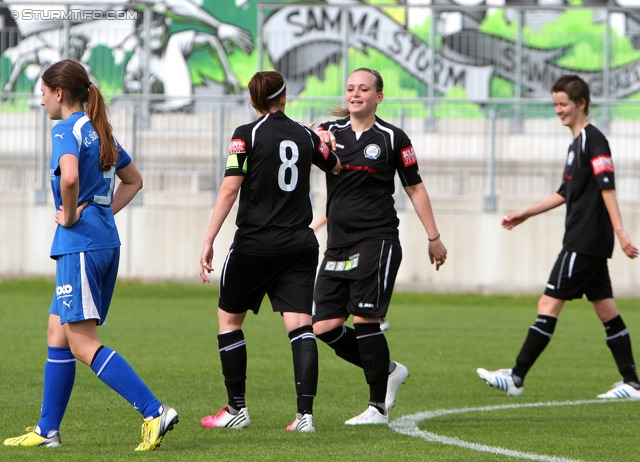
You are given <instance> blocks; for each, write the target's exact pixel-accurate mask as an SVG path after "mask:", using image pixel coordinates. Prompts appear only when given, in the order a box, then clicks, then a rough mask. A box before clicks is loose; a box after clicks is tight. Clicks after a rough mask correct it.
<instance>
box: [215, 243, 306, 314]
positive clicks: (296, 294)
mask: <svg viewBox="0 0 640 462" xmlns="http://www.w3.org/2000/svg"><path fill="white" fill-rule="evenodd" d="M317 267H318V249H313V250H305V251H302V252H297V253H292V254H287V255H276V256H257V255H247V254H241V253H238V252H235V251H234V250H233V248H232V249H231V250H229V254H228V255H227V259H226V260H225V262H224V265H223V267H222V274H221V275H220V299H219V300H218V307H220V308H221V309H222V310H224V311H226V312H228V313H244V312H245V311H248V310H251V311H253V312H254V313H255V314H258V311H259V310H260V304H261V303H262V300H263V299H264V296H265V295H268V297H269V300H270V301H271V306H272V308H273V311H277V312H293V313H308V314H311V307H312V305H313V283H314V279H315V275H316V269H317Z"/></svg>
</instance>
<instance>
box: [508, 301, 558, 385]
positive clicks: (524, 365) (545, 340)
mask: <svg viewBox="0 0 640 462" xmlns="http://www.w3.org/2000/svg"><path fill="white" fill-rule="evenodd" d="M557 321H558V318H554V317H553V316H545V315H543V314H540V315H538V317H537V318H536V323H535V324H534V325H533V326H531V327H529V332H528V334H527V338H526V339H525V341H524V344H523V345H522V349H521V350H520V353H519V354H518V357H517V358H516V365H515V367H514V368H513V381H514V383H515V385H516V386H522V382H523V381H524V377H525V376H526V375H527V372H529V369H531V366H533V363H535V362H536V359H538V357H539V356H540V354H542V352H543V351H544V349H545V348H546V346H547V345H548V344H549V342H550V341H551V338H552V337H553V331H554V330H555V328H556V322H557Z"/></svg>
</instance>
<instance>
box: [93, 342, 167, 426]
mask: <svg viewBox="0 0 640 462" xmlns="http://www.w3.org/2000/svg"><path fill="white" fill-rule="evenodd" d="M91 370H92V371H93V372H95V374H96V375H97V376H98V378H99V379H100V380H102V381H103V382H104V383H106V384H107V386H108V387H109V388H111V389H112V390H114V391H115V392H116V393H118V394H119V395H120V396H122V397H123V398H124V399H126V400H127V401H128V402H129V404H131V405H132V406H133V407H134V409H136V410H137V411H138V412H139V413H140V414H142V417H144V418H147V417H151V418H154V419H155V418H156V417H158V416H159V415H160V412H161V408H162V403H161V402H160V401H158V400H157V399H156V397H155V396H153V393H151V390H149V387H147V385H146V384H145V383H144V382H143V381H142V379H141V378H140V377H139V376H138V374H136V371H134V370H133V368H132V367H131V366H130V365H129V363H128V362H127V361H125V359H124V358H123V357H122V356H120V355H119V354H118V353H117V352H115V351H113V350H112V349H111V348H109V347H107V346H102V347H101V348H100V349H99V350H98V352H97V353H96V356H95V357H94V358H93V361H92V362H91Z"/></svg>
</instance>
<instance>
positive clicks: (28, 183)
mask: <svg viewBox="0 0 640 462" xmlns="http://www.w3.org/2000/svg"><path fill="white" fill-rule="evenodd" d="M326 104H327V102H323V101H320V102H317V104H313V101H308V100H294V101H291V102H290V103H289V104H288V105H287V113H288V115H289V116H290V117H292V118H294V119H296V120H299V121H301V122H303V123H311V122H322V121H323V120H326V119H328V118H329V116H328V115H327V114H326V111H325V109H324V108H325V106H326ZM425 104H426V102H424V101H412V102H407V101H401V100H400V101H398V100H393V99H392V98H388V99H386V100H385V101H384V102H383V103H382V105H381V107H384V110H382V109H380V112H383V113H384V115H383V116H381V117H383V118H384V119H385V120H387V121H389V122H391V123H393V124H396V125H398V126H400V127H402V128H403V129H404V130H405V131H406V132H407V134H408V135H409V137H410V138H411V140H412V142H413V144H414V147H415V149H416V153H417V155H418V161H419V164H420V166H421V170H422V177H423V179H424V180H425V182H426V183H427V187H428V190H429V192H430V194H431V195H432V196H434V197H438V198H452V199H455V198H465V199H468V198H484V207H485V208H487V209H491V206H492V204H493V203H495V200H496V198H529V197H541V196H543V195H545V194H548V193H550V192H552V191H554V190H555V189H556V188H557V187H558V185H559V182H560V179H561V176H560V175H561V172H562V165H563V163H564V160H565V156H566V149H567V146H568V143H569V141H570V139H571V134H570V132H569V130H568V129H567V128H566V127H563V126H562V125H561V124H560V122H559V121H558V120H557V119H556V118H555V116H554V115H553V109H552V108H551V106H550V103H549V105H548V106H549V107H548V108H547V109H546V110H545V111H543V112H544V114H541V115H547V116H549V117H544V118H543V117H542V116H540V117H537V118H528V119H525V120H524V124H523V126H522V130H520V131H518V132H513V130H512V126H511V120H512V119H510V118H509V117H504V116H502V114H501V112H500V111H499V110H496V109H490V110H487V111H486V113H481V114H474V115H473V117H469V114H467V115H466V116H465V115H464V114H463V113H462V112H463V111H465V108H467V103H459V104H458V105H456V103H452V102H450V101H449V102H446V105H447V107H448V109H447V110H448V111H450V112H451V114H452V117H451V118H442V119H437V120H436V124H435V127H433V129H429V130H425V129H424V125H425V119H424V118H423V117H422V116H421V114H420V108H422V107H424V105H425ZM437 104H445V103H437ZM639 104H640V103H639ZM456 106H459V107H456ZM629 106H630V109H629V110H630V111H635V112H636V113H638V111H640V107H638V106H637V105H633V104H629ZM140 107H141V105H140V102H139V100H138V99H137V98H134V99H127V98H126V97H122V98H119V99H118V100H117V101H114V102H113V103H112V104H111V108H110V115H111V119H112V124H113V126H114V131H115V134H116V136H117V137H118V139H119V140H120V141H121V143H122V144H123V146H124V147H125V149H126V150H127V151H128V152H129V153H130V154H131V155H132V156H133V158H134V160H135V162H136V164H137V166H138V167H139V169H140V170H141V172H142V174H143V175H144V178H145V189H146V190H150V191H168V192H176V193H192V192H209V191H210V192H212V193H215V192H216V191H217V188H218V186H219V184H220V181H221V179H222V176H223V173H224V172H223V168H224V163H225V159H226V153H227V146H228V142H229V140H230V137H231V134H232V132H233V129H234V128H235V127H236V126H237V125H240V124H243V123H247V122H249V121H251V120H253V118H254V117H255V114H254V113H253V112H252V111H251V110H250V109H249V106H248V103H247V101H241V100H240V99H238V98H231V99H229V100H224V99H220V100H202V101H200V102H199V105H198V106H197V107H196V108H194V110H193V111H192V112H190V113H184V112H181V113H161V114H153V115H152V117H151V118H150V119H149V120H146V121H145V123H140V120H141V119H144V118H145V116H144V114H142V113H141V112H140ZM414 107H417V108H418V109H416V110H415V111H414V110H413V108H414ZM538 110H540V109H538ZM600 111H601V108H595V110H594V111H593V113H594V123H595V124H596V125H597V124H598V121H597V119H596V118H595V117H596V116H597V115H598V113H599V112H600ZM456 112H460V113H458V114H456ZM416 113H418V115H417V116H416ZM52 125H53V122H51V121H50V120H48V118H47V117H46V113H45V111H44V110H43V109H41V108H30V109H28V110H25V111H23V112H19V113H15V112H12V113H5V112H0V139H1V140H2V142H1V143H0V190H8V189H17V190H25V189H32V190H34V191H43V190H47V189H48V187H49V186H48V181H49V180H48V158H49V153H50V135H49V131H50V128H51V126H52ZM638 128H639V124H638V122H636V121H634V120H614V121H612V122H611V123H610V124H608V138H609V141H610V144H611V148H612V151H613V158H614V162H615V165H616V181H617V189H618V196H619V198H620V200H621V201H638V200H640V156H639V155H638V151H637V149H638V148H637V147H638V146H639V145H640V130H638ZM313 185H314V194H316V196H317V197H319V198H321V197H324V196H323V195H324V183H323V179H322V176H321V174H320V173H319V172H318V173H317V178H315V179H314V182H313ZM35 197H36V198H37V197H42V196H41V193H37V194H36V195H35ZM401 197H402V196H401V195H400V198H399V199H400V200H401ZM400 205H402V204H400Z"/></svg>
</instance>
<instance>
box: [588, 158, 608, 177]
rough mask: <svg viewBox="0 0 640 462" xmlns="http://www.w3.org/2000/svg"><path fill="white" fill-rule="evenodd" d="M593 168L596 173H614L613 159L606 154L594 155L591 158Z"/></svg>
mask: <svg viewBox="0 0 640 462" xmlns="http://www.w3.org/2000/svg"><path fill="white" fill-rule="evenodd" d="M591 168H593V174H594V175H600V174H602V173H613V159H612V158H611V156H606V155H602V156H598V157H594V158H593V159H591Z"/></svg>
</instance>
